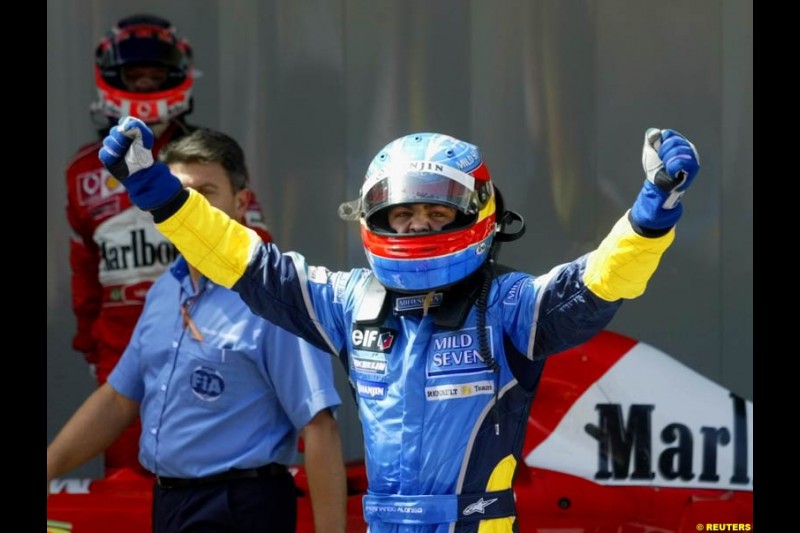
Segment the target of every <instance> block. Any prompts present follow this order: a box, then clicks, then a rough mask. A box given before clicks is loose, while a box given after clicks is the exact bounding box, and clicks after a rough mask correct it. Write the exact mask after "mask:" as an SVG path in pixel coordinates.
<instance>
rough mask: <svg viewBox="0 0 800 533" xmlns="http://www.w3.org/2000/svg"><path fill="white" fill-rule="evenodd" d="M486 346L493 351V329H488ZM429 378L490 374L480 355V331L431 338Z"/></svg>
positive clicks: (474, 329) (460, 331)
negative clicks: (479, 373)
mask: <svg viewBox="0 0 800 533" xmlns="http://www.w3.org/2000/svg"><path fill="white" fill-rule="evenodd" d="M486 344H487V345H488V347H489V349H490V350H492V328H491V327H487V328H486ZM427 370H428V377H429V378H436V377H442V376H451V375H456V374H474V373H477V372H490V370H489V367H487V366H486V362H485V361H484V358H483V355H481V353H480V342H479V340H478V329H477V328H468V329H462V330H459V331H448V332H446V333H437V334H435V335H433V336H432V337H431V343H430V347H429V352H428V366H427Z"/></svg>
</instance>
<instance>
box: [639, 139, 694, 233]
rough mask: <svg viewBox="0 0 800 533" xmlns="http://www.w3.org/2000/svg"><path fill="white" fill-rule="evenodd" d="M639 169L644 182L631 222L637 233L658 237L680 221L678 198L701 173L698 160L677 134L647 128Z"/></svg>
mask: <svg viewBox="0 0 800 533" xmlns="http://www.w3.org/2000/svg"><path fill="white" fill-rule="evenodd" d="M642 166H643V167H644V171H645V174H646V175H647V180H646V181H645V182H644V186H643V187H642V190H641V192H640V193H639V196H638V197H637V198H636V202H634V204H633V207H632V208H631V212H630V221H631V223H632V224H633V227H634V229H635V230H636V231H637V232H638V233H640V234H642V235H645V236H648V237H657V236H660V235H663V234H665V233H666V232H668V231H669V230H670V228H672V226H674V225H675V223H677V222H678V219H679V218H680V217H681V214H682V213H683V205H682V204H681V203H680V201H681V197H682V196H683V193H684V192H686V189H688V188H689V186H690V185H691V184H692V181H693V180H694V178H695V176H696V175H697V172H698V171H699V170H700V157H699V156H698V155H697V150H696V149H695V147H694V145H693V144H692V143H690V142H689V141H688V140H687V139H686V138H685V137H684V136H683V135H681V134H680V133H678V132H676V131H673V130H659V129H656V128H650V129H648V130H647V132H646V133H645V135H644V148H643V149H642Z"/></svg>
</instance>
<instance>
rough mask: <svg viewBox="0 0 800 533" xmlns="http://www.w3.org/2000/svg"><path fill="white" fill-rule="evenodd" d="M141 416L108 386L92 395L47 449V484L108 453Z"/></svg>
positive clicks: (105, 385) (136, 408)
mask: <svg viewBox="0 0 800 533" xmlns="http://www.w3.org/2000/svg"><path fill="white" fill-rule="evenodd" d="M138 414H139V404H138V403H136V402H134V401H133V400H131V399H128V398H126V397H125V396H123V395H121V394H119V393H118V392H116V391H115V390H114V389H113V388H111V385H109V384H108V383H106V384H104V385H103V386H101V387H100V388H98V389H97V390H96V391H94V392H93V393H92V395H91V396H89V398H87V399H86V401H85V402H84V403H83V405H81V406H80V407H79V408H78V410H77V411H76V412H75V414H74V415H72V418H70V419H69V421H68V422H67V423H66V425H65V426H64V427H63V428H62V429H61V431H60V432H59V433H58V435H56V438H55V439H53V442H52V443H51V444H50V445H49V446H48V447H47V480H48V481H50V480H51V479H53V478H55V477H58V476H61V475H63V474H65V473H67V472H69V471H70V470H72V469H73V468H76V467H78V466H80V465H82V464H83V463H85V462H87V461H88V460H90V459H91V458H93V457H94V456H95V455H98V454H99V453H100V452H102V451H103V450H105V449H106V448H107V447H108V446H109V445H110V444H111V443H112V442H114V439H116V438H117V437H118V436H119V435H120V433H122V431H123V430H124V429H125V428H126V427H127V426H128V424H130V423H131V422H132V421H133V420H134V419H135V418H136V415H138Z"/></svg>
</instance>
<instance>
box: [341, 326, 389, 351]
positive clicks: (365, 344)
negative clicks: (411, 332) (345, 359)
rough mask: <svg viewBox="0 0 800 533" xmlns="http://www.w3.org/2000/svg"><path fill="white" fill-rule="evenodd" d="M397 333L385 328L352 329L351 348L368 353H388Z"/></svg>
mask: <svg viewBox="0 0 800 533" xmlns="http://www.w3.org/2000/svg"><path fill="white" fill-rule="evenodd" d="M396 336H397V332H396V331H394V330H391V329H386V328H354V329H353V332H352V333H351V335H350V340H351V341H352V343H353V348H356V349H359V348H360V349H362V350H367V351H370V352H389V351H391V349H392V346H393V345H394V339H395V337H396Z"/></svg>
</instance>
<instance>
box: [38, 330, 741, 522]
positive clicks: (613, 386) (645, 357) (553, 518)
mask: <svg viewBox="0 0 800 533" xmlns="http://www.w3.org/2000/svg"><path fill="white" fill-rule="evenodd" d="M292 472H293V473H294V474H295V483H296V485H297V487H298V491H299V492H300V498H299V499H298V528H297V531H299V532H313V531H314V527H313V520H312V517H311V504H310V501H309V498H308V494H309V492H308V482H307V479H306V476H305V472H304V470H303V468H302V467H294V468H292ZM347 482H348V491H349V497H348V502H347V528H348V529H347V530H348V531H351V532H363V531H366V526H365V524H364V521H363V518H362V509H361V496H362V495H363V493H364V492H365V491H366V486H367V482H366V472H365V469H364V464H363V463H361V462H356V463H351V464H348V465H347ZM151 488H152V480H151V479H150V478H146V477H142V476H140V475H138V474H135V473H133V472H126V471H122V472H119V473H118V474H116V475H115V476H113V477H111V478H107V479H102V480H96V481H90V480H80V479H57V480H54V481H53V483H52V486H51V492H52V496H50V498H49V499H48V502H47V507H48V509H47V517H48V533H49V532H51V531H52V532H54V533H56V532H63V531H72V532H74V533H107V532H108V531H114V532H115V533H128V532H130V533H141V532H145V531H150V529H151V528H150V502H151ZM514 491H515V496H516V501H517V511H518V520H519V526H520V531H521V532H522V533H557V532H562V533H580V532H585V533H656V532H657V533H671V532H675V533H689V532H697V531H704V530H711V531H714V530H720V531H751V530H752V529H753V403H752V402H750V401H748V400H745V399H744V398H741V397H739V396H737V395H735V394H733V393H731V392H730V391H728V390H726V389H724V388H722V387H720V386H719V385H717V384H716V383H714V382H712V381H710V380H708V379H706V378H705V377H703V376H701V375H700V374H698V373H696V372H694V371H693V370H691V369H689V368H688V367H686V366H684V365H683V364H681V363H679V362H677V361H676V360H675V359H673V358H672V357H670V356H668V355H667V354H665V353H663V352H661V351H659V350H657V349H655V348H653V347H652V346H648V345H646V344H644V343H640V342H637V341H635V340H633V339H630V338H627V337H623V336H621V335H617V334H614V333H609V332H603V333H601V334H599V335H597V336H596V337H595V338H594V339H592V340H591V341H589V342H587V343H586V344H583V345H581V346H579V347H577V348H573V349H571V350H569V351H567V352H564V353H563V354H559V355H558V356H555V357H551V358H550V359H549V360H548V361H547V365H546V367H545V371H544V373H543V375H542V380H541V384H540V385H539V392H538V394H537V396H536V399H535V400H534V403H533V406H532V408H531V412H530V417H529V419H528V433H527V436H526V439H525V445H524V448H523V462H521V463H520V465H519V469H518V471H517V476H516V481H515V484H514Z"/></svg>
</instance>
